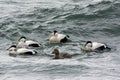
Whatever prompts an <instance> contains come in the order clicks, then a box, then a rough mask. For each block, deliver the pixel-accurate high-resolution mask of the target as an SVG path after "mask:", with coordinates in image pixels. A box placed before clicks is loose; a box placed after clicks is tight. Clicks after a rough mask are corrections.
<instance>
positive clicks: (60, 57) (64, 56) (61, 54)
mask: <svg viewBox="0 0 120 80" xmlns="http://www.w3.org/2000/svg"><path fill="white" fill-rule="evenodd" d="M52 54H55V57H54V58H53V59H64V58H72V56H71V55H70V54H68V53H60V52H59V50H58V49H54V50H53V52H52Z"/></svg>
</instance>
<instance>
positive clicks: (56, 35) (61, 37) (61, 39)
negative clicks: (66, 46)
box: [49, 30, 69, 43]
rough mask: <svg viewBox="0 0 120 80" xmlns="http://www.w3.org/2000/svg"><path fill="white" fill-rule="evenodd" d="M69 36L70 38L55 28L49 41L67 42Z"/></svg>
mask: <svg viewBox="0 0 120 80" xmlns="http://www.w3.org/2000/svg"><path fill="white" fill-rule="evenodd" d="M68 38H69V36H68V35H64V34H59V33H57V31H56V30H54V31H53V33H52V34H51V37H50V39H49V41H50V42H51V43H65V42H67V41H68Z"/></svg>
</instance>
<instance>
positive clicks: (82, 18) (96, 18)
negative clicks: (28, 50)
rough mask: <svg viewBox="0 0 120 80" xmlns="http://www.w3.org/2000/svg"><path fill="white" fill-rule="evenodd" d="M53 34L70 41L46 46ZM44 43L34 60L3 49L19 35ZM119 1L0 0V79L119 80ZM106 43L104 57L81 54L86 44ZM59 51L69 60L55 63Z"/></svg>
mask: <svg viewBox="0 0 120 80" xmlns="http://www.w3.org/2000/svg"><path fill="white" fill-rule="evenodd" d="M53 30H57V31H58V32H60V33H64V34H68V35H69V36H70V39H71V42H68V43H64V44H50V43H49V41H48V39H49V36H50V34H51V32H52V31H53ZM22 35H24V36H26V37H27V38H28V39H33V40H36V41H38V42H40V43H42V44H43V47H42V48H41V47H40V48H35V49H36V50H37V51H38V55H36V56H17V57H11V56H9V55H8V51H6V49H7V48H8V47H9V46H10V45H11V44H15V43H17V40H18V39H19V38H20V37H21V36H22ZM119 35H120V1H119V0H25V1H23V0H0V44H1V45H0V79H1V80H88V79H89V80H120V69H119V68H120V51H119V50H120V36H119ZM86 40H92V41H98V42H103V43H106V44H108V45H109V46H110V47H111V48H112V50H111V51H110V52H104V53H102V54H99V53H95V52H91V53H85V52H83V51H81V48H82V46H83V43H84V41H86ZM56 47H58V48H59V50H60V52H68V53H70V54H72V55H73V58H72V59H61V60H53V59H52V58H53V55H52V54H51V52H52V51H53V49H54V48H56Z"/></svg>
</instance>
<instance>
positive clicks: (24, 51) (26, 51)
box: [7, 45, 37, 56]
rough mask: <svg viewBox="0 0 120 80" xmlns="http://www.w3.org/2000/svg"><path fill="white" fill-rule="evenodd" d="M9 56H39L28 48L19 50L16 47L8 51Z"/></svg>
mask: <svg viewBox="0 0 120 80" xmlns="http://www.w3.org/2000/svg"><path fill="white" fill-rule="evenodd" d="M7 50H8V51H9V55H11V56H16V55H35V54H37V52H36V51H34V50H31V49H27V48H19V49H17V46H16V45H12V46H10V47H9V48H8V49H7Z"/></svg>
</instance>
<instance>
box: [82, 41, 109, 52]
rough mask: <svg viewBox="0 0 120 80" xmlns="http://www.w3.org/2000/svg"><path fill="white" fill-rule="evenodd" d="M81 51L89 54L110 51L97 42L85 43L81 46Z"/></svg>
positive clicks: (104, 45)
mask: <svg viewBox="0 0 120 80" xmlns="http://www.w3.org/2000/svg"><path fill="white" fill-rule="evenodd" d="M83 50H85V51H88V52H91V51H95V52H101V51H105V50H106V51H110V50H111V48H109V47H108V46H107V45H106V44H103V43H99V42H92V41H87V42H86V43H85V45H84V46H83Z"/></svg>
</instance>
